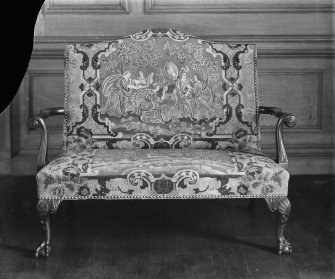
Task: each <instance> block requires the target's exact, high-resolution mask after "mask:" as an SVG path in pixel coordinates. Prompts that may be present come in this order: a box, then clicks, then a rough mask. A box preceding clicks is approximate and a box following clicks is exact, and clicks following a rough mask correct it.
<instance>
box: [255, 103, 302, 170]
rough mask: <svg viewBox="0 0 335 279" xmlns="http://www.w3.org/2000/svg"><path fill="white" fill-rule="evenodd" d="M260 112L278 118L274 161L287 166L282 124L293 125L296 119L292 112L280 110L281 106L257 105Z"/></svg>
mask: <svg viewBox="0 0 335 279" xmlns="http://www.w3.org/2000/svg"><path fill="white" fill-rule="evenodd" d="M259 113H260V114H270V115H274V116H275V117H277V118H278V121H277V125H276V158H275V161H276V163H278V164H279V165H281V166H282V167H284V168H285V169H287V167H288V159H287V155H286V149H285V144H284V139H283V126H284V125H285V126H287V127H290V128H292V127H294V126H295V125H296V124H297V119H296V118H295V116H294V115H293V114H290V113H286V112H282V109H281V108H276V107H264V106H260V107H259Z"/></svg>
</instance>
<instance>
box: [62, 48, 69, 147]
mask: <svg viewBox="0 0 335 279" xmlns="http://www.w3.org/2000/svg"><path fill="white" fill-rule="evenodd" d="M69 48H70V45H65V49H64V51H65V54H64V56H65V74H64V86H65V97H64V124H63V150H66V147H67V146H66V138H67V124H68V123H67V122H68V114H69V113H68V101H69V92H70V91H69V83H70V77H69V72H68V71H69Z"/></svg>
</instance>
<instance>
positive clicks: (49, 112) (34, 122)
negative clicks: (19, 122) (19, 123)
mask: <svg viewBox="0 0 335 279" xmlns="http://www.w3.org/2000/svg"><path fill="white" fill-rule="evenodd" d="M64 114H65V111H64V108H62V107H60V108H48V109H42V110H41V111H40V113H39V114H36V115H33V116H32V117H30V118H29V119H28V120H27V126H28V128H29V129H36V128H37V127H40V128H41V142H40V148H39V150H38V156H37V171H39V170H40V169H42V168H43V167H44V166H45V165H47V164H48V130H47V125H46V123H45V121H44V119H47V118H48V117H50V116H55V115H64Z"/></svg>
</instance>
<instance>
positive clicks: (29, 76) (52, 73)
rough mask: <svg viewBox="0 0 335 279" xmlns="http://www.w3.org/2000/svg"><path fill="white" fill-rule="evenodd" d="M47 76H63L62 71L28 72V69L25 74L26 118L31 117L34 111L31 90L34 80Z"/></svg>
mask: <svg viewBox="0 0 335 279" xmlns="http://www.w3.org/2000/svg"><path fill="white" fill-rule="evenodd" d="M48 76H64V69H59V70H30V69H28V70H27V72H26V78H27V85H26V90H25V91H26V92H25V95H26V96H25V101H26V105H27V106H25V107H26V108H28V111H27V112H26V115H27V116H28V117H31V116H33V110H34V96H33V93H34V92H33V88H34V78H36V77H48Z"/></svg>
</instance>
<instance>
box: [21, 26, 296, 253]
mask: <svg viewBox="0 0 335 279" xmlns="http://www.w3.org/2000/svg"><path fill="white" fill-rule="evenodd" d="M260 114H271V115H274V116H275V117H277V118H278V122H277V127H276V147H277V148H276V149H277V156H276V159H275V160H272V159H270V158H269V157H267V156H266V155H265V154H263V153H262V151H261V150H260V146H259V140H260V127H259V116H260ZM54 115H64V143H63V152H62V154H61V155H60V156H59V157H58V158H56V159H55V160H53V161H51V162H50V163H49V162H48V156H47V154H48V153H47V145H48V136H47V128H46V123H45V121H44V120H45V119H46V118H48V117H51V116H54ZM27 124H28V127H29V128H32V129H33V128H37V127H40V128H42V129H41V131H42V132H41V144H40V148H39V153H38V159H37V171H38V172H37V187H38V198H39V202H38V205H37V208H38V212H39V215H40V219H41V223H42V227H43V230H44V240H43V242H42V244H41V245H40V246H39V247H38V248H37V249H36V252H35V255H36V257H39V256H45V257H47V256H48V255H49V253H50V222H49V217H50V215H51V214H53V213H55V212H56V210H57V208H58V206H59V204H60V203H61V201H64V200H87V199H108V200H117V199H223V198H263V199H265V201H266V202H267V204H268V206H269V208H270V210H271V211H274V212H275V211H276V212H277V213H278V221H277V238H278V252H279V254H290V253H291V252H292V249H291V245H290V243H289V242H288V241H287V240H286V239H285V238H284V228H285V224H286V221H287V219H288V216H289V213H290V208H291V206H290V202H289V200H288V198H287V193H288V181H289V173H288V171H287V166H288V163H287V162H288V161H287V156H286V152H285V147H284V142H283V136H282V130H283V126H284V125H286V126H288V127H293V126H294V125H295V124H296V119H295V117H294V116H293V115H291V114H288V113H283V112H282V111H281V109H279V108H275V107H262V106H259V104H258V95H257V75H256V46H255V45H253V44H228V43H217V42H209V41H206V40H202V39H199V38H197V37H195V36H192V35H187V34H183V33H182V32H179V31H176V30H167V29H159V30H158V29H156V30H145V31H143V32H139V33H136V34H133V35H130V36H127V37H124V38H122V39H119V40H115V41H110V42H101V43H87V44H69V45H67V46H66V47H65V105H64V108H51V109H44V110H42V111H41V112H40V114H38V115H34V116H32V117H30V118H29V119H28V122H27Z"/></svg>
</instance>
